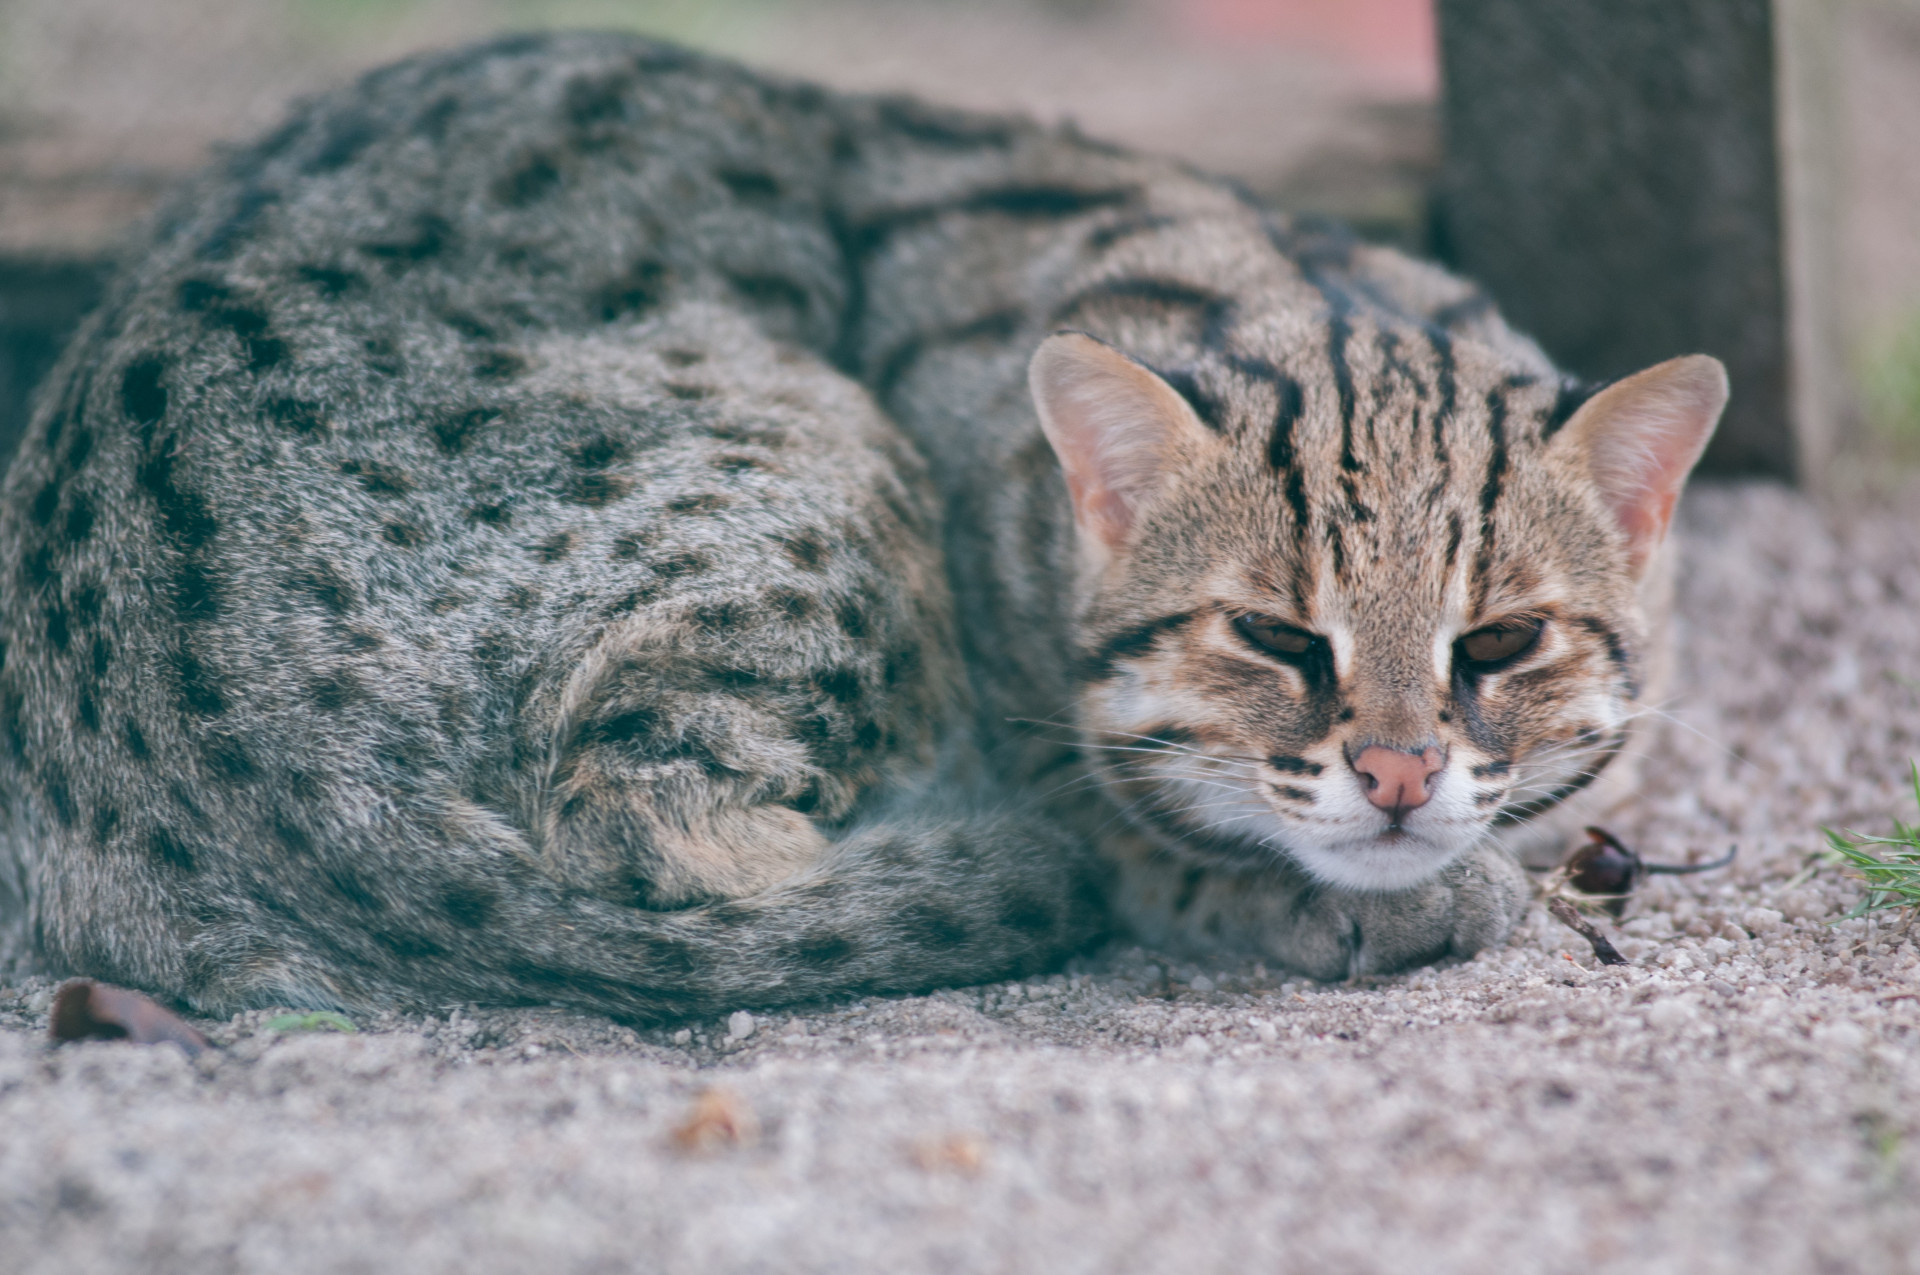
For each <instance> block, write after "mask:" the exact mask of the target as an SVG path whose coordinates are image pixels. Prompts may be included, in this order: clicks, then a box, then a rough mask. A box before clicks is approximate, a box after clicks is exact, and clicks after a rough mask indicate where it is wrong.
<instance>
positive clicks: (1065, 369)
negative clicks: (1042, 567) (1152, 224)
mask: <svg viewBox="0 0 1920 1275" xmlns="http://www.w3.org/2000/svg"><path fill="white" fill-rule="evenodd" d="M1027 384H1028V386H1029V388H1031V389H1032V391H1033V403H1034V406H1035V407H1036V408H1037V409H1039V412H1040V427H1041V428H1042V429H1043V430H1045V431H1046V434H1047V441H1048V442H1050V443H1052V444H1053V452H1054V455H1056V456H1058V457H1059V458H1060V468H1061V470H1062V471H1063V472H1064V473H1065V475H1066V479H1067V490H1068V491H1069V492H1070V493H1072V496H1073V514H1074V518H1075V520H1076V521H1077V522H1078V523H1079V527H1080V541H1081V545H1082V549H1083V551H1084V552H1086V553H1087V554H1088V556H1089V558H1090V559H1091V560H1092V561H1093V562H1094V563H1095V564H1096V565H1104V564H1105V563H1106V561H1107V560H1109V559H1110V558H1111V557H1112V556H1113V555H1114V554H1116V553H1118V552H1120V551H1121V550H1122V548H1123V547H1124V546H1125V545H1126V543H1127V538H1128V534H1129V533H1130V532H1131V531H1132V529H1133V523H1134V518H1135V516H1136V515H1137V514H1138V512H1139V510H1140V507H1141V506H1142V505H1143V504H1144V503H1145V502H1146V501H1147V500H1148V499H1149V498H1151V497H1152V496H1153V495H1154V493H1155V492H1157V491H1159V490H1160V487H1161V485H1162V484H1163V483H1164V481H1165V479H1166V476H1167V475H1168V474H1169V473H1170V472H1172V471H1173V470H1174V469H1176V468H1178V467H1179V465H1180V464H1181V462H1182V461H1183V460H1185V459H1188V458H1191V457H1193V456H1196V455H1198V454H1199V452H1200V450H1201V449H1202V448H1204V447H1205V445H1206V444H1207V442H1208V441H1210V439H1211V437H1212V436H1211V435H1210V434H1209V433H1208V431H1207V427H1206V426H1205V425H1203V424H1201V422H1200V418H1199V417H1198V416H1197V415H1195V414H1194V410H1193V407H1192V405H1191V404H1189V403H1188V402H1187V400H1186V399H1184V398H1182V397H1181V396H1180V393H1179V391H1177V390H1175V389H1174V388H1173V387H1172V386H1171V385H1168V384H1167V383H1166V382H1165V381H1164V380H1162V379H1161V378H1160V377H1159V376H1158V375H1156V374H1155V373H1154V371H1153V370H1152V369H1151V368H1148V367H1146V366H1144V365H1143V364H1140V363H1137V362H1135V361H1134V360H1133V359H1130V358H1128V357H1127V356H1126V355H1124V354H1122V353H1121V352H1120V351H1118V350H1116V349H1114V348H1113V347H1112V346H1110V345H1108V344H1106V343H1105V342H1103V341H1098V340H1095V339H1094V338H1093V337H1090V336H1088V335H1086V334H1085V333H1084V332H1058V333H1055V334H1054V335H1053V336H1050V337H1048V338H1047V339H1046V340H1045V341H1043V342H1041V343H1040V348H1039V349H1038V350H1036V351H1034V355H1033V361H1032V363H1030V364H1028V366H1027Z"/></svg>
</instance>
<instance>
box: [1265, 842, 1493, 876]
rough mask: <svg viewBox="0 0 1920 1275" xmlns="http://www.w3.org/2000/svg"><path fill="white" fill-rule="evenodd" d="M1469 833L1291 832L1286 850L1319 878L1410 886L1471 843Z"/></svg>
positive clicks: (1463, 851) (1307, 870)
mask: <svg viewBox="0 0 1920 1275" xmlns="http://www.w3.org/2000/svg"><path fill="white" fill-rule="evenodd" d="M1472 844H1473V842H1472V841H1471V840H1470V839H1461V840H1458V841H1455V840H1451V839H1449V840H1444V841H1443V840H1438V839H1435V838H1430V837H1424V836H1420V835H1418V834H1416V833H1411V832H1405V831H1396V832H1387V833H1382V834H1380V835H1378V836H1373V837H1364V838H1360V839H1357V840H1352V841H1337V842H1335V841H1328V842H1325V843H1317V839H1308V840H1304V841H1303V840H1302V839H1300V838H1291V839H1289V841H1288V845H1287V851H1288V854H1289V856H1290V857H1291V858H1292V859H1293V861H1294V862H1295V863H1296V864H1297V865H1299V867H1300V868H1301V869H1302V870H1303V871H1305V872H1306V873H1307V875H1308V876H1310V877H1312V878H1313V879H1314V880H1316V881H1319V882H1321V883H1322V884H1324V885H1330V886H1333V887H1334V888H1336V889H1341V890H1367V891H1393V890H1409V889H1412V888H1413V887H1414V886H1416V885H1419V884H1421V883H1422V882H1424V881H1426V880H1428V879H1430V878H1431V877H1432V876H1433V875H1434V874H1435V873H1437V872H1439V871H1440V870H1441V869H1442V868H1444V867H1446V866H1447V865H1448V864H1449V863H1452V862H1453V861H1454V860H1455V859H1458V858H1459V857H1460V856H1461V855H1462V854H1465V853H1466V852H1467V850H1468V849H1469V848H1470V847H1471V846H1472Z"/></svg>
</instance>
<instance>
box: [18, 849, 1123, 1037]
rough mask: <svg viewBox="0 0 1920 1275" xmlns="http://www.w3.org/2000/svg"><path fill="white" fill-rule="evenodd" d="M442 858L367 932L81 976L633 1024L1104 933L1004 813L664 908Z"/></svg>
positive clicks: (1073, 866) (304, 1000) (983, 967)
mask: <svg viewBox="0 0 1920 1275" xmlns="http://www.w3.org/2000/svg"><path fill="white" fill-rule="evenodd" d="M467 849H468V850H469V851H472V850H473V849H474V847H472V846H469V847H467ZM502 850H507V851H508V852H507V853H501V851H502ZM453 858H454V859H455V860H456V861H464V862H459V863H458V877H457V878H454V877H443V878H442V881H441V883H440V884H438V885H437V886H436V888H435V889H434V890H433V891H431V894H432V895H433V897H435V898H436V899H437V905H436V906H434V907H431V908H423V907H413V908H408V909H406V911H405V912H404V913H397V912H396V910H395V909H387V910H386V911H385V912H384V913H383V915H382V918H381V924H379V925H378V926H370V925H363V926H359V927H356V928H352V929H349V928H347V927H345V926H343V925H342V924H339V923H340V922H344V921H345V920H346V919H347V918H345V917H344V916H342V915H340V914H339V913H338V912H334V913H332V914H330V915H329V914H328V913H327V912H326V910H325V909H320V912H321V916H320V917H314V916H311V915H310V916H309V917H307V918H306V919H305V921H304V923H297V924H294V925H292V926H283V927H282V928H281V930H280V937H281V938H282V940H283V941H282V943H280V944H277V945H276V947H277V950H276V951H275V952H273V953H272V956H271V958H270V959H262V958H264V957H266V956H267V954H266V953H264V952H260V951H259V950H258V949H257V948H256V949H255V951H254V953H253V954H252V955H253V958H254V959H251V960H245V961H236V960H235V959H233V956H234V953H233V952H232V951H231V950H230V949H231V947H232V939H233V937H234V935H235V933H236V930H235V929H233V928H230V927H229V926H226V925H218V924H216V925H214V926H212V927H208V928H206V929H204V930H202V931H201V933H200V934H199V935H198V936H197V937H196V938H195V939H193V940H191V941H190V943H189V945H188V946H189V952H188V955H187V959H186V962H185V964H186V967H187V968H186V970H184V971H178V972H174V971H169V970H166V969H161V968H157V967H155V966H154V965H152V964H150V963H149V962H146V961H140V960H136V961H134V962H133V963H132V964H131V965H122V966H121V967H120V968H98V965H99V963H98V962H97V961H86V962H84V963H85V964H86V965H88V966H92V967H94V968H88V969H86V970H84V971H83V972H87V973H91V974H95V975H97V976H100V977H106V978H111V979H114V980H116V981H120V982H126V983H131V984H134V985H138V986H146V987H149V988H151V989H153V990H155V991H158V992H161V993H163V994H179V995H183V998H184V999H185V1000H186V1001H187V1002H188V1003H189V1004H192V1005H194V1006H195V1007H196V1008H198V1009H200V1010H202V1011H203V1012H209V1013H229V1012H232V1011H234V1010H237V1009H241V1008H246V1007H257V1006H268V1005H283V1004H292V1005H311V1006H314V1007H325V1008H337V1009H343V1010H347V1011H349V1012H367V1011H371V1010H379V1009H391V1008H395V1007H398V1006H413V1007H418V1008H429V1007H438V1006H443V1005H445V1004H448V1003H449V1002H459V1001H477V1002H481V1003H486V1004H563V1005H568V1006H572V1007H575V1008H578V1009H583V1010H592V1011H598V1012H601V1013H606V1014H609V1015H612V1016H614V1017H617V1018H621V1019H625V1020H628V1021H634V1022H647V1021H661V1020H666V1019H675V1018H686V1017H693V1016H698V1015H707V1014H715V1013H725V1012H729V1011H732V1010H736V1009H759V1008H768V1007H773V1006H778V1005H787V1004H794V1003H798V1002H802V1001H811V1000H820V999H824V998H828V997H833V996H842V995H857V994H866V993H879V992H914V991H925V990H927V989H930V988H934V987H939V986H953V985H959V984H965V983H974V982H984V981H990V980H993V979H998V978H1008V977H1019V976H1024V975H1027V974H1031V973H1034V972H1037V971H1039V970H1042V969H1045V968H1047V967H1048V966H1050V965H1053V964H1055V963H1057V962H1059V961H1060V960H1062V959H1064V958H1065V957H1066V956H1067V955H1069V954H1070V953H1072V952H1074V951H1075V950H1078V949H1080V948H1083V947H1084V946H1085V945H1086V944H1088V943H1089V942H1091V941H1093V940H1094V939H1095V938H1097V937H1098V936H1099V934H1100V933H1101V932H1102V929H1103V927H1104V924H1105V908H1104V903H1103V889H1102V881H1101V879H1100V876H1099V870H1098V868H1097V867H1096V862H1095V859H1094V858H1093V856H1092V855H1091V854H1089V853H1088V852H1087V851H1086V850H1085V848H1084V847H1082V846H1080V845H1079V844H1078V843H1077V842H1076V841H1075V840H1074V839H1072V838H1070V837H1068V836H1067V835H1065V834H1063V833H1061V832H1060V831H1058V830H1057V829H1056V828H1054V827H1053V826H1052V825H1051V824H1048V823H1046V822H1045V821H1043V820H1040V819H1037V818H1034V817H1032V816H1030V815H1027V814H1025V813H1023V812H1018V811H1001V812H997V813H991V814H988V813H973V812H963V813H940V814H910V815H901V816H895V817H882V818H879V819H876V820H873V821H871V822H868V823H865V824H860V825H856V826H855V827H854V828H853V829H852V830H850V831H849V832H847V833H846V834H845V835H844V836H842V837H841V838H840V839H838V840H836V841H834V842H833V843H832V844H831V845H830V846H829V847H828V849H827V850H826V852H825V853H824V854H822V855H821V856H820V857H819V858H818V859H817V860H816V861H815V862H813V863H812V864H810V865H808V866H807V867H805V868H803V869H801V870H800V871H798V872H796V873H795V874H793V875H792V876H790V877H788V878H786V879H784V880H782V881H779V882H777V883H775V884H773V885H771V886H769V887H767V888H765V889H763V890H761V891H759V892H757V893H754V894H751V895H748V896H745V897H741V898H735V899H726V900H722V901H717V902H711V903H706V904H701V905H698V906H694V907H686V908H679V909H673V910H656V909H648V908H644V907H634V906H626V905H622V904H620V903H616V902H612V901H609V900H607V899H605V898H603V897H599V896H597V895H594V894H591V893H588V892H584V891H579V890H574V889H569V888H567V887H565V886H563V885H562V884H560V883H558V882H556V881H554V880H552V879H551V878H550V877H548V876H546V875H545V874H543V873H540V872H537V871H534V870H531V869H530V867H529V859H528V858H527V857H526V856H525V855H524V853H523V852H522V853H514V852H512V851H511V849H510V848H509V847H506V846H502V845H498V844H495V845H492V846H482V847H479V848H478V853H477V854H472V853H468V854H461V853H458V852H456V854H455V855H454V856H453ZM483 865H484V866H483ZM445 866H447V867H450V868H451V867H455V866H456V865H455V864H453V863H449V864H446V865H445ZM476 869H478V871H476ZM428 893H429V892H428V891H423V890H421V889H419V888H417V887H415V888H410V889H409V890H408V891H407V895H408V897H410V898H413V899H419V898H421V897H423V896H425V895H427V894H428ZM289 904H291V905H293V906H288V905H289ZM281 906H282V908H283V911H284V912H293V911H296V910H297V901H296V900H295V899H293V898H288V897H284V896H283V898H282V900H281ZM323 918H324V919H323ZM236 920H237V919H236ZM238 924H239V925H243V926H245V928H246V929H248V930H250V931H251V932H253V933H256V934H257V933H258V926H257V925H251V924H247V923H246V922H238ZM56 964H68V965H71V962H61V961H59V960H58V954H56ZM176 969H177V967H176ZM183 974H184V977H182V975H183ZM196 975H197V976H196Z"/></svg>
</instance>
